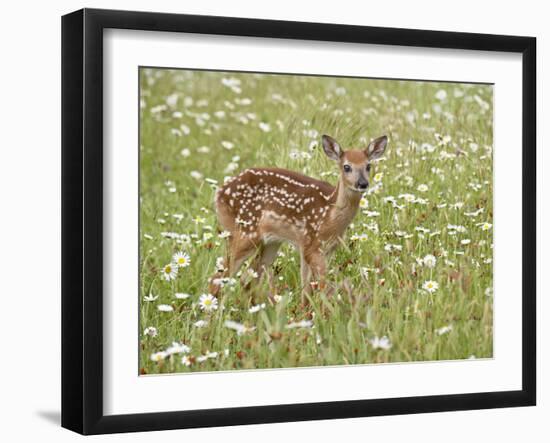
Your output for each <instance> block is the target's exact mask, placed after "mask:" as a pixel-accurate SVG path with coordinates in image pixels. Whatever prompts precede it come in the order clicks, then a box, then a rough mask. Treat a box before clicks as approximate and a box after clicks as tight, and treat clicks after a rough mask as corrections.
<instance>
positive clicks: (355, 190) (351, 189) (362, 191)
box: [348, 186, 369, 194]
mask: <svg viewBox="0 0 550 443" xmlns="http://www.w3.org/2000/svg"><path fill="white" fill-rule="evenodd" d="M348 189H349V190H350V191H353V192H358V193H360V194H363V193H365V192H367V189H369V187H368V186H367V187H366V188H364V189H359V188H356V187H355V186H349V187H348Z"/></svg>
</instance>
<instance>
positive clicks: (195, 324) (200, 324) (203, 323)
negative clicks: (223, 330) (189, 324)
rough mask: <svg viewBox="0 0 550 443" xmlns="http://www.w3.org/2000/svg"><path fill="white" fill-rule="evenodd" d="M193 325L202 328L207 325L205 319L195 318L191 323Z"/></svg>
mask: <svg viewBox="0 0 550 443" xmlns="http://www.w3.org/2000/svg"><path fill="white" fill-rule="evenodd" d="M193 326H195V328H204V327H206V326H208V322H207V321H206V320H197V321H196V322H195V323H193Z"/></svg>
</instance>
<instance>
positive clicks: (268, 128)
mask: <svg viewBox="0 0 550 443" xmlns="http://www.w3.org/2000/svg"><path fill="white" fill-rule="evenodd" d="M258 126H259V128H260V129H261V130H262V131H263V132H269V131H271V126H270V125H269V123H264V122H260V123H259V124H258Z"/></svg>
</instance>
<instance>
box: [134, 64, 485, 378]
mask: <svg viewBox="0 0 550 443" xmlns="http://www.w3.org/2000/svg"><path fill="white" fill-rule="evenodd" d="M492 125H493V89H492V86H490V85H478V84H459V83H437V82H418V81H394V80H371V79H350V78H335V77H311V76H289V75H263V74H244V73H224V72H198V71H188V70H167V69H147V68H142V69H141V70H140V147H139V149H140V261H139V266H140V294H139V297H140V325H139V327H140V347H141V348H140V363H139V365H140V366H139V370H140V373H141V374H159V373H174V372H187V371H219V370H223V371H225V370H238V369H262V368H287V367H305V366H324V365H351V364H368V363H386V362H410V361H429V360H453V359H468V358H490V357H492V353H493V291H492V287H493V277H492V272H493V264H492V256H493V177H492V174H493V155H492V150H493V126H492ZM322 134H328V135H331V136H332V137H334V138H335V139H337V140H338V141H339V142H340V144H341V145H342V147H343V148H344V149H346V148H351V147H353V148H364V147H366V146H367V144H368V143H369V141H370V140H371V139H373V138H375V137H378V136H380V135H383V134H386V135H387V136H388V137H389V143H388V148H387V150H386V153H385V156H384V157H383V158H382V159H380V160H379V161H377V162H376V164H375V165H374V167H373V170H372V172H371V186H370V188H369V191H368V192H367V193H366V194H365V196H364V197H363V199H362V200H361V205H360V210H359V212H358V214H357V216H356V217H355V219H354V220H353V223H352V225H351V226H350V227H349V229H348V231H347V233H346V237H345V240H344V242H343V244H342V245H341V246H340V247H339V248H338V249H337V251H336V253H335V254H334V255H333V256H332V258H331V260H330V262H329V265H328V269H329V273H328V280H329V284H330V285H331V287H332V288H334V291H332V292H330V293H328V292H324V291H320V290H318V291H315V292H314V293H313V294H312V295H311V297H310V299H309V304H308V305H307V306H303V305H302V304H301V293H300V268H299V265H300V258H299V255H298V253H297V252H296V251H295V250H294V249H293V248H292V247H291V246H290V245H285V246H283V247H282V248H281V250H280V252H279V255H278V257H277V259H276V261H275V263H274V266H273V272H272V275H271V276H270V277H269V278H262V279H260V281H255V275H254V273H253V272H251V271H250V270H249V269H248V268H247V266H246V264H245V266H243V268H242V269H241V273H240V275H237V276H235V278H234V279H231V280H229V281H228V282H227V283H226V284H225V286H224V287H223V290H222V292H221V293H220V294H219V295H218V296H217V297H212V296H209V295H208V279H209V277H211V276H212V274H213V273H214V271H215V270H216V267H217V266H219V260H220V257H224V255H225V243H226V235H227V233H225V232H223V231H221V229H220V227H219V226H218V223H217V220H216V214H215V212H214V207H213V200H214V194H215V191H216V189H217V187H218V186H220V185H221V184H223V183H224V180H226V179H227V178H228V177H231V176H233V175H236V174H238V173H239V172H240V171H242V170H243V169H245V168H248V167H253V166H277V167H281V168H287V169H291V170H294V171H299V172H302V173H304V174H307V175H310V176H312V177H315V178H320V179H323V180H326V181H328V182H330V183H332V184H335V183H336V180H337V179H338V169H337V167H336V165H335V164H334V162H331V161H330V160H329V159H328V158H327V157H326V155H325V154H324V152H323V149H322V147H321V135H322ZM250 281H252V282H254V283H255V284H254V286H253V289H252V290H250V291H247V290H246V289H245V288H244V285H245V283H247V282H250Z"/></svg>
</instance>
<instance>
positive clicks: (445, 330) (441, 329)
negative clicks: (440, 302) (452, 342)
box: [435, 325, 453, 335]
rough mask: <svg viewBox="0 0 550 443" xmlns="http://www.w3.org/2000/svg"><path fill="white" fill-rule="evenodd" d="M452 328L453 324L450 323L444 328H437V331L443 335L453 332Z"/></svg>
mask: <svg viewBox="0 0 550 443" xmlns="http://www.w3.org/2000/svg"><path fill="white" fill-rule="evenodd" d="M452 330H453V326H452V325H448V326H443V327H442V328H439V329H436V330H435V332H436V333H437V335H443V334H447V333H448V332H451V331H452Z"/></svg>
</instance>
